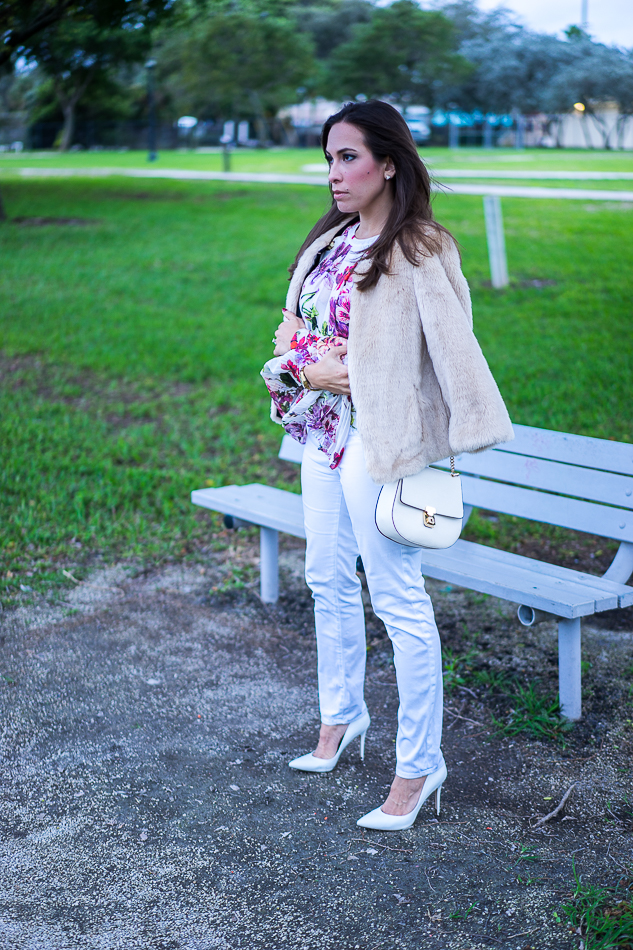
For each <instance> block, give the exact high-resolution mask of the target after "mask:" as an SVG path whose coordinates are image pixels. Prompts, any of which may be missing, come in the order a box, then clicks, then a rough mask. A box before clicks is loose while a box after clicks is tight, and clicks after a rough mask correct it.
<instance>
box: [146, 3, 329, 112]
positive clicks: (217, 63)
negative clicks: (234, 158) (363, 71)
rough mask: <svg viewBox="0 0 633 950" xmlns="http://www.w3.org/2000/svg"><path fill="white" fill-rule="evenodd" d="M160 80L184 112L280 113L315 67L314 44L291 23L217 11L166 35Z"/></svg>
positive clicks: (160, 58)
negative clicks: (281, 108)
mask: <svg viewBox="0 0 633 950" xmlns="http://www.w3.org/2000/svg"><path fill="white" fill-rule="evenodd" d="M157 58H158V63H159V77H160V80H161V82H162V84H163V85H164V87H166V89H167V90H168V91H169V94H170V97H171V100H172V102H173V104H174V105H175V106H176V107H177V109H178V111H179V112H180V113H181V114H182V113H183V112H187V113H193V115H195V116H197V117H198V118H205V119H208V118H221V117H222V116H224V117H229V116H230V117H233V118H236V119H237V118H250V117H252V116H256V117H258V118H261V117H263V116H264V115H265V114H269V115H274V114H275V113H276V112H277V111H278V109H279V108H280V107H281V106H282V105H285V104H287V103H288V102H293V101H295V100H296V98H297V87H298V86H301V85H302V84H303V83H305V81H306V79H307V78H308V77H309V76H310V74H311V71H312V70H313V68H314V60H313V54H312V44H311V42H310V40H309V39H308V38H307V37H306V36H305V34H298V33H297V30H296V28H295V25H294V23H293V22H292V21H291V20H288V19H284V18H281V17H275V16H268V15H266V14H265V13H259V14H258V13H255V12H252V13H251V12H231V11H227V12H217V13H213V14H211V15H207V16H204V17H197V18H195V19H194V21H193V22H191V23H188V24H185V25H184V26H181V27H180V28H179V29H178V30H176V31H170V32H166V33H165V34H164V36H163V38H162V40H161V43H160V44H159V47H158V50H157Z"/></svg>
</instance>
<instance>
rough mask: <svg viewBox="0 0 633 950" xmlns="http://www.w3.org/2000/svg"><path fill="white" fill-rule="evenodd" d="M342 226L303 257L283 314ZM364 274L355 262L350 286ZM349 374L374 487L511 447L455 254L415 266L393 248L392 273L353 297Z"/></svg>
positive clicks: (446, 251)
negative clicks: (455, 458) (454, 458)
mask: <svg viewBox="0 0 633 950" xmlns="http://www.w3.org/2000/svg"><path fill="white" fill-rule="evenodd" d="M340 230H341V226H340V225H339V226H337V227H336V228H333V229H332V230H330V231H328V232H326V233H325V234H322V235H321V236H320V237H319V238H317V240H316V241H314V243H313V244H312V245H311V246H310V247H308V248H307V250H306V251H305V252H304V254H303V255H302V256H301V258H300V260H299V263H298V266H297V269H296V270H295V273H294V274H293V277H292V280H291V282H290V287H289V289H288V296H287V300H286V307H287V309H288V310H290V311H292V312H293V313H297V312H298V302H299V294H300V292H301V287H302V285H303V282H304V280H305V278H306V276H307V275H308V274H309V273H310V271H311V270H312V268H313V266H314V264H315V261H316V259H317V257H318V255H319V254H320V252H321V251H322V250H323V249H324V248H326V247H327V246H328V244H329V243H330V241H331V240H332V238H333V237H334V236H335V235H336V234H338V233H339V232H340ZM368 266H369V264H368V262H364V261H363V262H361V263H360V264H359V265H358V267H357V269H356V283H357V282H358V280H359V279H360V278H361V277H362V275H363V273H364V272H365V271H366V269H367V267H368ZM347 352H348V369H349V378H350V388H351V392H352V400H353V403H354V406H355V409H356V427H357V428H358V431H359V433H360V436H361V439H362V443H363V449H364V453H365V462H366V465H367V471H368V472H369V475H370V476H371V478H372V479H373V480H374V481H375V482H377V483H378V484H384V483H385V482H393V481H396V480H397V479H399V478H403V477H404V476H405V475H415V474H416V473H417V472H420V471H421V470H422V469H423V468H424V467H425V466H426V465H429V464H431V463H433V462H437V461H439V460H440V459H444V458H447V457H448V456H449V455H459V454H460V453H462V452H478V451H481V450H482V449H487V448H490V447H491V446H493V445H497V444H498V443H500V442H509V441H511V440H512V439H513V438H514V433H513V431H512V424H511V422H510V417H509V416H508V412H507V410H506V407H505V405H504V402H503V399H502V398H501V394H500V393H499V390H498V388H497V385H496V383H495V381H494V379H493V377H492V373H491V372H490V369H489V367H488V364H487V362H486V359H485V357H484V355H483V353H482V352H481V348H480V346H479V344H478V342H477V340H476V338H475V335H474V333H473V329H472V309H471V303H470V293H469V290H468V284H467V283H466V279H465V277H464V276H463V274H462V272H461V267H460V259H459V253H458V250H457V247H456V245H455V243H454V241H452V240H451V239H450V238H449V237H448V236H444V238H443V241H442V248H441V250H440V252H439V254H433V255H432V256H430V257H429V256H426V257H421V258H420V263H419V264H418V265H417V266H416V265H413V264H410V263H409V261H407V259H406V258H405V257H404V255H403V254H402V251H401V250H400V248H399V246H398V245H395V247H394V251H393V254H392V259H391V266H390V272H389V273H388V274H386V275H382V276H381V277H380V279H379V280H378V283H377V284H376V285H375V286H374V287H373V288H372V289H371V290H366V291H359V290H358V288H357V287H356V286H355V287H353V288H352V291H351V294H350V323H349V341H348V351H347Z"/></svg>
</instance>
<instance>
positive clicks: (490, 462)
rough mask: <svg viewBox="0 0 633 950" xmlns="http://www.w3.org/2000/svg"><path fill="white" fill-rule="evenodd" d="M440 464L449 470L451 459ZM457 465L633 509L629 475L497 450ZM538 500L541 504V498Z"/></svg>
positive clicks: (469, 457)
mask: <svg viewBox="0 0 633 950" xmlns="http://www.w3.org/2000/svg"><path fill="white" fill-rule="evenodd" d="M438 464H439V467H440V468H448V467H449V461H448V459H444V460H443V461H442V462H441V463H438ZM455 466H456V468H457V470H458V471H459V472H462V473H464V474H468V475H479V476H484V477H486V478H495V479H498V480H499V481H501V482H513V483H514V484H516V485H525V486H527V487H529V488H538V489H540V490H541V491H548V492H556V493H557V494H559V495H572V496H574V497H575V498H584V499H587V500H590V501H593V502H602V503H604V504H607V505H619V506H620V507H622V508H633V477H632V476H629V475H616V474H614V473H613V472H599V471H597V470H596V469H593V468H577V467H576V466H571V465H564V464H561V463H559V462H549V461H544V460H543V459H535V458H530V457H529V456H526V455H513V454H512V453H511V452H498V451H495V450H494V449H493V450H489V451H488V452H480V453H477V454H473V455H470V454H464V455H458V456H457V457H456V458H455ZM534 501H535V504H539V499H538V498H535V499H534Z"/></svg>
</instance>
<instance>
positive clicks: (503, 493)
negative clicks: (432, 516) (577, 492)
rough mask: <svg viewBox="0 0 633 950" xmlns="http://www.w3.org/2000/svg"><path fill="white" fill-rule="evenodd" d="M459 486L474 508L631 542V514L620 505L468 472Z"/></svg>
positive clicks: (632, 527) (466, 500) (632, 531)
mask: <svg viewBox="0 0 633 950" xmlns="http://www.w3.org/2000/svg"><path fill="white" fill-rule="evenodd" d="M462 487H463V490H464V504H467V505H474V506H475V507H476V508H486V509H487V510H488V511H501V512H503V513H504V514H508V515H516V516H518V517H519V518H529V519H530V520H531V521H543V522H545V523H546V524H555V525H560V526H561V527H562V528H572V529H573V530H575V531H585V532H587V533H588V534H597V535H600V536H601V537H603V538H614V539H615V540H616V541H633V513H631V511H626V510H625V509H624V508H608V507H605V506H602V505H596V504H594V503H593V502H590V501H579V500H577V499H576V498H565V497H562V496H560V495H549V494H546V493H545V492H535V491H531V490H530V489H529V488H518V487H517V486H515V485H504V484H501V483H500V482H490V481H487V480H486V479H483V478H477V477H476V476H471V475H462Z"/></svg>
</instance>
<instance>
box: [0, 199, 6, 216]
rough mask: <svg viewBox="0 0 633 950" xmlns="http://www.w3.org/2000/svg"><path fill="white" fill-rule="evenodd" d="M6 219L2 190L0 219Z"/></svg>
mask: <svg viewBox="0 0 633 950" xmlns="http://www.w3.org/2000/svg"><path fill="white" fill-rule="evenodd" d="M6 220H7V213H6V211H5V210H4V204H3V202H2V192H0V221H6Z"/></svg>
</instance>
